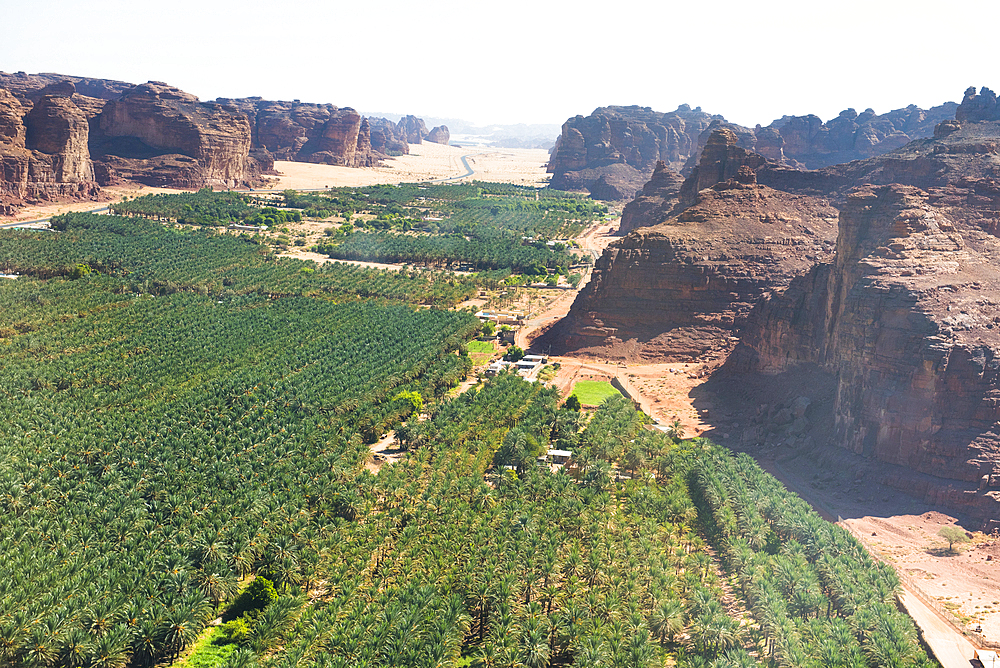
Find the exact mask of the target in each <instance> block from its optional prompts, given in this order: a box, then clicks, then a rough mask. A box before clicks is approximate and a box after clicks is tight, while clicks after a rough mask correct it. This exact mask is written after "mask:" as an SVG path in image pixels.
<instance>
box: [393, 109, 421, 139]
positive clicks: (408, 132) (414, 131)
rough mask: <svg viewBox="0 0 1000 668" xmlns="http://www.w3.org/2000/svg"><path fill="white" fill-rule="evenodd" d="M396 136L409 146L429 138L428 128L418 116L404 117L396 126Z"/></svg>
mask: <svg viewBox="0 0 1000 668" xmlns="http://www.w3.org/2000/svg"><path fill="white" fill-rule="evenodd" d="M396 135H397V136H398V137H399V138H400V139H402V140H403V141H405V142H407V143H408V144H419V143H421V142H422V141H423V140H424V137H426V136H427V126H426V125H424V121H423V119H421V118H417V117H416V116H403V117H402V118H400V119H399V123H397V124H396Z"/></svg>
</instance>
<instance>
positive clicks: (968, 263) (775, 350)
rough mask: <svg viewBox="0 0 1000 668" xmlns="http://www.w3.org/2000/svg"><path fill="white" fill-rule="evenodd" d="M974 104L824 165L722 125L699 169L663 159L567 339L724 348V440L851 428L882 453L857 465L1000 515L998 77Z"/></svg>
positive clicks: (720, 409)
mask: <svg viewBox="0 0 1000 668" xmlns="http://www.w3.org/2000/svg"><path fill="white" fill-rule="evenodd" d="M956 116H957V118H956V119H949V120H945V121H943V122H941V123H939V124H938V126H937V127H936V129H935V130H934V132H933V136H931V137H929V138H925V139H919V140H916V141H913V142H910V143H908V144H906V145H905V146H903V147H901V148H898V149H896V150H894V151H891V152H888V153H886V154H885V155H882V156H878V157H873V158H869V159H867V160H864V161H856V162H851V163H848V164H844V165H835V166H829V167H825V168H823V169H820V170H811V171H810V170H795V169H791V168H789V167H787V166H785V165H782V164H779V163H778V162H777V161H775V160H768V159H766V158H765V157H764V156H762V155H760V154H756V153H754V152H752V151H748V150H745V149H743V148H741V147H740V146H739V140H738V138H737V137H736V135H735V134H734V133H731V132H729V131H728V130H726V129H717V130H715V131H714V132H713V134H712V135H711V137H710V139H709V140H708V141H707V142H706V144H705V149H704V151H703V153H702V155H701V159H700V161H699V163H698V165H697V168H696V169H695V170H693V171H692V172H691V174H690V175H689V176H688V178H687V179H686V180H685V181H684V182H683V183H682V184H681V185H679V186H678V184H677V178H676V176H675V175H673V174H671V173H670V172H669V171H668V168H667V166H666V165H665V164H664V165H661V166H659V167H658V169H657V172H656V175H655V177H654V179H652V180H651V181H650V183H649V184H647V187H646V188H645V189H644V191H643V193H642V195H641V196H640V197H638V198H637V199H636V200H635V201H633V202H632V203H630V204H629V207H628V208H627V209H626V211H627V212H628V211H630V210H631V211H632V213H633V215H634V218H635V221H634V223H633V224H634V225H635V231H633V232H631V233H630V234H628V235H627V236H626V237H624V238H623V239H622V240H621V241H619V242H616V243H615V244H612V246H611V247H609V248H608V250H607V252H606V253H605V255H604V256H603V257H602V258H601V259H600V260H599V262H598V263H597V265H596V267H595V272H594V276H593V278H592V280H591V283H590V284H589V285H588V286H587V287H586V288H585V290H584V291H582V292H581V294H580V296H579V297H578V299H577V301H576V303H574V305H573V308H572V310H571V312H570V315H569V316H568V317H567V318H566V319H565V320H564V321H563V322H562V323H560V325H559V328H558V329H556V330H553V332H550V333H549V337H550V340H551V341H552V343H553V346H554V348H558V349H560V350H564V351H577V352H584V353H588V352H589V353H595V354H600V355H602V356H608V357H619V358H646V359H657V360H664V361H666V360H688V359H702V360H705V359H717V360H720V361H721V360H723V359H725V364H723V365H722V367H721V368H720V369H719V370H718V371H716V372H715V374H714V376H713V378H712V380H711V381H710V382H709V383H708V385H706V388H705V390H704V391H705V394H704V396H703V397H701V398H700V399H699V401H700V403H701V405H702V406H704V407H706V408H707V407H708V406H713V409H712V410H713V422H714V423H715V424H716V426H717V427H718V429H717V433H716V434H715V436H716V437H717V438H719V439H720V440H723V441H724V442H728V443H729V444H730V445H733V446H734V447H745V448H751V449H752V448H755V447H760V446H770V447H779V446H786V447H796V448H800V449H801V448H805V449H807V450H808V449H810V448H815V449H816V450H814V451H813V452H814V454H815V453H817V452H818V453H822V452H824V451H828V450H824V449H828V448H829V447H830V446H840V447H841V448H843V449H844V450H846V451H847V453H845V456H847V455H848V454H849V455H850V456H856V457H857V458H858V459H857V461H858V462H866V461H867V462H871V461H874V462H877V463H878V466H879V467H880V468H877V469H871V467H869V468H867V469H866V468H864V466H863V465H862V464H860V463H859V464H857V465H858V466H860V467H862V468H861V469H859V471H861V470H862V469H863V470H865V471H876V473H872V475H873V476H875V477H874V478H872V479H874V480H877V481H878V482H883V483H887V484H889V485H892V486H894V487H897V488H899V489H902V490H904V491H907V492H910V493H916V494H917V495H918V496H919V497H921V498H924V499H926V500H928V501H932V502H934V503H940V504H944V505H947V506H950V507H952V508H954V509H957V510H959V511H961V512H965V513H967V514H968V515H970V516H973V517H977V518H979V519H982V520H985V519H987V518H989V517H996V516H1000V490H998V489H990V488H988V487H983V488H982V489H981V488H980V484H981V481H982V480H983V476H990V475H993V476H994V477H993V480H996V475H997V474H1000V436H998V435H997V434H998V431H997V429H996V425H997V424H1000V361H998V360H1000V311H998V306H1000V238H998V237H1000V234H998V232H1000V149H998V147H1000V120H994V119H996V118H997V116H1000V114H998V112H997V106H996V97H995V95H993V94H992V92H991V91H989V90H988V89H983V90H982V91H981V92H980V93H978V94H976V93H975V91H970V92H968V93H967V94H966V96H965V99H964V100H963V102H962V105H961V106H960V107H958V109H957V110H956ZM713 181H715V183H712V182H713ZM706 186H707V187H706ZM646 223H648V225H647V224H646ZM834 239H835V240H836V242H835V244H834V243H833V241H834ZM841 452H843V451H841ZM859 475H861V474H860V473H859ZM986 480H987V483H986V484H988V481H989V480H990V478H987V479H986Z"/></svg>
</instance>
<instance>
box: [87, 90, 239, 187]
mask: <svg viewBox="0 0 1000 668" xmlns="http://www.w3.org/2000/svg"><path fill="white" fill-rule="evenodd" d="M96 125H97V132H96V133H95V144H96V145H97V146H98V147H99V150H100V155H101V156H102V158H103V161H104V162H107V163H109V164H111V165H112V166H113V167H114V168H115V169H116V170H118V171H121V172H125V171H127V172H128V177H129V178H132V179H135V180H138V181H141V182H144V183H151V184H156V185H167V184H169V185H175V186H181V187H188V188H197V187H201V186H203V185H210V186H219V187H223V188H233V187H237V186H240V185H243V184H245V183H248V182H249V181H250V180H251V178H252V176H253V171H252V169H251V166H250V160H249V153H250V144H251V140H250V123H249V122H248V121H247V118H246V116H245V115H244V114H243V113H241V112H240V110H239V109H238V108H237V107H235V106H233V105H223V104H219V103H213V102H199V101H198V98H196V97H194V96H193V95H190V94H188V93H185V92H183V91H181V90H179V89H177V88H174V87H173V86H168V85H167V84H164V83H160V82H149V83H146V84H142V85H139V86H135V87H134V88H131V89H129V90H127V91H126V92H125V93H124V94H123V95H122V96H121V97H119V98H118V99H115V100H110V101H108V102H107V104H105V105H104V109H103V110H102V111H101V114H100V116H99V117H98V119H97V124H96ZM178 163H179V168H178Z"/></svg>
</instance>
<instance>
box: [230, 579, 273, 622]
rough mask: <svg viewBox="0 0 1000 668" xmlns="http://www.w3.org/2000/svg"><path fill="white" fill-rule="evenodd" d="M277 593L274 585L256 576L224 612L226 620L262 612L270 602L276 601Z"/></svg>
mask: <svg viewBox="0 0 1000 668" xmlns="http://www.w3.org/2000/svg"><path fill="white" fill-rule="evenodd" d="M277 598H278V592H277V590H275V588H274V583H273V582H271V581H270V580H268V579H267V578H265V577H262V576H260V575H258V576H257V577H255V578H254V580H253V582H251V583H250V585H249V586H248V587H247V588H246V589H244V590H243V593H242V594H240V595H239V596H237V597H236V600H235V601H233V604H232V605H231V606H229V610H227V611H226V618H227V619H236V618H237V617H240V616H242V615H243V614H244V613H247V612H255V611H257V610H263V609H264V608H266V607H267V606H268V605H270V603H271V602H272V601H275V600H277Z"/></svg>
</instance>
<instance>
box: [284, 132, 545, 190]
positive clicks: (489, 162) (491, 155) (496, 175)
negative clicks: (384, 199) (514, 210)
mask: <svg viewBox="0 0 1000 668" xmlns="http://www.w3.org/2000/svg"><path fill="white" fill-rule="evenodd" d="M462 156H466V159H467V160H468V163H469V166H470V167H471V168H472V169H473V170H474V172H475V174H474V175H473V176H471V177H468V179H470V180H471V179H475V180H477V181H501V182H504V183H516V184H518V185H533V186H541V185H545V184H546V183H547V182H548V179H549V175H548V174H546V172H545V164H546V163H547V162H548V159H549V154H548V151H546V150H544V149H517V148H503V149H496V148H479V147H471V148H457V147H455V146H443V145H441V144H432V143H429V142H424V143H423V144H412V145H410V153H409V155H401V156H399V157H396V158H393V159H392V160H387V161H385V163H384V164H383V165H382V166H381V167H363V168H352V167H335V166H332V165H313V164H310V163H305V162H284V161H278V162H275V163H274V168H275V170H276V171H277V172H279V173H280V174H281V176H280V177H278V179H277V182H276V183H275V184H274V185H272V186H271V188H273V189H278V190H281V189H285V188H296V189H312V188H332V187H338V186H370V185H374V184H377V183H414V182H420V181H432V180H438V179H451V178H453V177H456V176H461V175H462V174H465V173H466V169H465V166H464V165H463V164H462ZM462 180H466V179H464V178H463V179H456V181H462Z"/></svg>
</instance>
